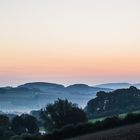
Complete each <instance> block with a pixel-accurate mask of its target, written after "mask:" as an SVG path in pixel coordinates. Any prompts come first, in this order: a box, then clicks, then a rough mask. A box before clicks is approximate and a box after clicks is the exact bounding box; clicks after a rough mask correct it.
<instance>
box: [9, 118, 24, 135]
mask: <svg viewBox="0 0 140 140" xmlns="http://www.w3.org/2000/svg"><path fill="white" fill-rule="evenodd" d="M11 128H12V130H13V132H15V133H16V134H22V133H25V132H26V128H25V125H24V119H23V118H22V117H20V116H16V117H14V118H13V120H12V122H11Z"/></svg>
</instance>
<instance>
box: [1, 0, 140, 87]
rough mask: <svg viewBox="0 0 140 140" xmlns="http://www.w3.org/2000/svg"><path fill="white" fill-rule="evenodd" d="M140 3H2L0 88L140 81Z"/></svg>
mask: <svg viewBox="0 0 140 140" xmlns="http://www.w3.org/2000/svg"><path fill="white" fill-rule="evenodd" d="M139 7H140V1H139V0H0V86H8V85H18V84H21V83H25V82H33V81H46V82H57V83H62V84H65V85H69V84H72V83H87V84H90V85H94V84H97V83H107V82H131V83H138V82H140V79H139V77H140V54H139V53H140V8H139Z"/></svg>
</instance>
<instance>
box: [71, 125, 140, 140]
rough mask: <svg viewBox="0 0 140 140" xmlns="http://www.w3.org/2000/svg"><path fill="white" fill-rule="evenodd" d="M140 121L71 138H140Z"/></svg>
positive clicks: (103, 139)
mask: <svg viewBox="0 0 140 140" xmlns="http://www.w3.org/2000/svg"><path fill="white" fill-rule="evenodd" d="M139 139H140V123H138V124H133V125H128V126H123V127H119V128H114V129H110V130H106V131H101V132H97V133H93V134H88V135H84V136H79V137H76V138H71V139H69V140H139Z"/></svg>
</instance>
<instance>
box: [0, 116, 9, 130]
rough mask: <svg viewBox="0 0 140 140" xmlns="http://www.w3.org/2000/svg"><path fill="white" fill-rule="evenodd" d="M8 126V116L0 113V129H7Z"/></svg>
mask: <svg viewBox="0 0 140 140" xmlns="http://www.w3.org/2000/svg"><path fill="white" fill-rule="evenodd" d="M9 126H10V121H9V118H8V117H7V116H5V115H0V129H2V130H8V129H9Z"/></svg>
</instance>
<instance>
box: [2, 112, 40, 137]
mask: <svg viewBox="0 0 140 140" xmlns="http://www.w3.org/2000/svg"><path fill="white" fill-rule="evenodd" d="M38 133H39V127H38V121H37V119H36V118H35V117H33V116H31V115H28V114H26V115H25V114H23V115H21V116H15V117H14V118H13V119H12V120H10V119H9V118H8V117H7V116H5V115H0V139H1V140H9V139H10V138H11V140H12V139H13V140H16V139H17V140H20V139H18V137H20V138H21V137H22V138H23V137H26V136H27V134H30V135H37V134H38ZM23 134H26V135H24V136H23ZM20 135H22V136H20Z"/></svg>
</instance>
